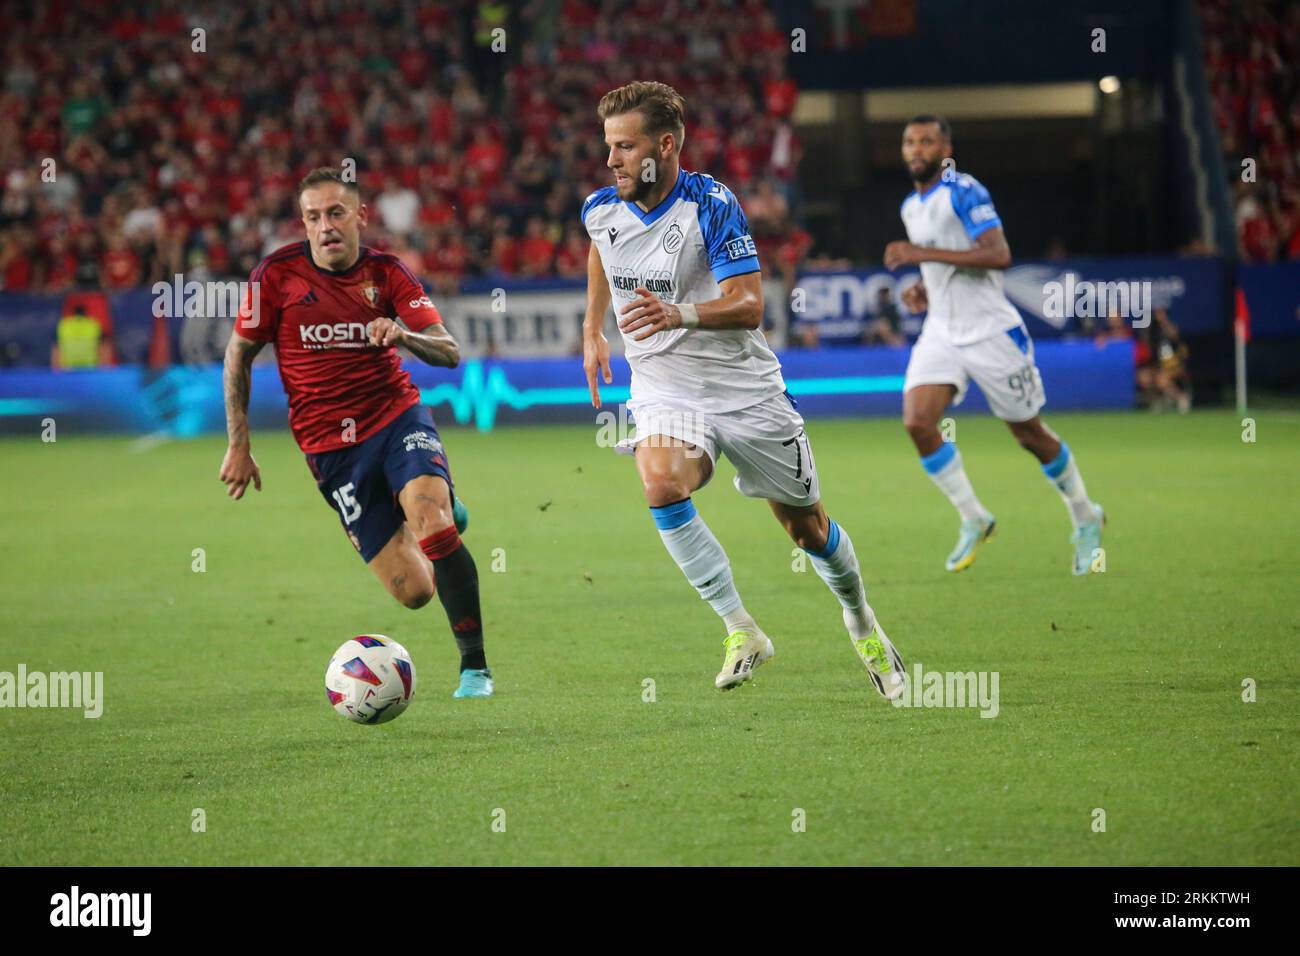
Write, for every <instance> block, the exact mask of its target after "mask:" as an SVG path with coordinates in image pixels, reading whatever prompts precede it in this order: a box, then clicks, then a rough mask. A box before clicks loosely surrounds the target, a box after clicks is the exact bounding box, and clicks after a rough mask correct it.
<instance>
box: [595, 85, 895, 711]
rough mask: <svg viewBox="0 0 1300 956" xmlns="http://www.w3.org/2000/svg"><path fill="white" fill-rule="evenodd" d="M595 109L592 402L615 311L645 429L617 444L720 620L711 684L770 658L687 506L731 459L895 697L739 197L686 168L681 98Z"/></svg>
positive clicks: (874, 677)
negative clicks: (776, 340) (598, 158)
mask: <svg viewBox="0 0 1300 956" xmlns="http://www.w3.org/2000/svg"><path fill="white" fill-rule="evenodd" d="M597 113H598V114H599V116H600V118H601V119H602V120H603V122H604V130H605V142H606V144H607V145H608V147H609V158H608V160H607V162H606V165H607V166H608V167H609V168H610V169H611V170H612V171H613V173H614V185H613V186H607V187H605V188H604V189H599V190H597V191H596V192H594V193H592V194H591V195H590V196H588V197H587V201H586V202H585V203H584V204H583V207H582V221H583V225H584V226H585V227H586V229H587V233H588V235H589V236H590V237H591V250H590V253H589V254H588V258H587V314H586V320H585V323H584V327H583V365H584V368H585V370H586V374H587V383H588V385H589V386H590V388H591V401H592V404H593V405H594V406H596V407H599V406H600V391H599V384H598V376H603V378H604V381H605V383H606V384H608V383H609V382H611V381H612V377H611V373H610V367H609V343H608V342H607V341H606V339H605V336H604V333H603V332H602V330H601V329H602V325H603V324H604V320H605V315H606V313H607V312H608V311H609V308H610V304H611V301H614V302H616V303H617V313H616V314H617V318H618V327H619V331H620V333H621V334H622V336H623V342H624V346H625V350H626V356H627V360H628V364H629V365H630V366H631V368H632V387H631V399H630V401H629V402H628V410H629V411H630V412H631V414H632V416H633V418H634V419H635V421H636V434H635V435H634V436H633V437H632V438H631V439H629V440H628V441H626V442H625V443H623V445H624V447H623V448H622V449H620V450H624V451H627V452H629V453H632V454H635V456H636V464H637V470H638V471H639V473H640V476H641V484H642V486H643V488H644V490H645V496H646V501H647V503H648V504H649V505H650V513H651V515H652V517H653V518H654V522H655V526H656V527H657V528H658V529H659V534H660V536H661V538H662V539H663V542H664V545H665V547H667V549H668V553H669V554H670V555H672V557H673V560H675V561H676V562H677V565H678V566H679V567H680V568H681V569H682V572H683V573H684V574H685V575H686V579H687V580H688V581H689V582H690V583H691V584H692V585H693V586H694V587H695V589H696V590H697V591H698V592H699V594H700V597H702V598H703V599H704V600H705V601H707V602H708V603H709V604H710V606H712V608H713V610H714V611H715V612H716V613H717V614H718V616H719V617H721V618H722V620H723V623H724V625H725V627H726V632H727V636H726V639H725V641H724V652H725V657H724V660H723V664H722V670H721V671H720V672H719V673H718V675H717V678H716V679H715V681H714V684H715V686H717V687H718V688H720V689H724V690H725V689H728V688H731V687H735V686H737V685H738V684H740V683H742V682H744V681H746V680H748V679H749V678H750V676H751V674H752V672H753V670H754V668H755V667H758V666H759V665H760V664H762V663H763V662H765V661H767V660H768V659H770V658H771V657H772V654H773V648H772V642H771V640H769V639H768V637H767V635H766V634H764V633H763V631H762V630H761V629H760V628H759V626H758V625H757V624H756V623H755V622H754V619H753V618H752V617H751V616H750V614H749V612H748V611H746V610H745V606H744V604H743V603H742V602H741V599H740V594H739V593H738V592H737V590H736V584H735V581H734V580H733V578H732V574H731V566H730V563H729V562H728V560H727V555H726V552H724V551H723V550H722V545H721V544H719V543H718V539H717V538H715V537H714V536H713V532H711V531H710V530H709V527H708V525H706V524H705V523H704V519H703V518H702V517H700V515H699V513H698V512H697V511H696V510H695V503H694V502H693V501H692V500H691V494H692V493H693V492H694V491H696V489H698V488H700V487H702V486H703V485H705V484H706V483H707V482H708V481H709V479H710V478H711V477H712V476H713V471H714V464H715V462H716V461H717V458H718V455H719V454H724V455H726V456H727V458H728V459H730V461H731V462H732V464H733V465H735V467H736V479H735V483H736V488H737V489H738V490H739V491H740V492H741V493H742V494H744V495H748V496H750V497H754V498H765V499H767V501H768V503H769V505H770V506H771V508H772V513H773V514H774V515H775V516H776V519H777V520H778V521H779V522H780V523H781V525H782V526H783V527H784V528H785V530H786V531H787V532H788V533H789V535H790V537H791V538H792V539H793V540H794V541H795V543H796V544H798V545H799V547H801V548H803V549H804V550H805V551H807V552H808V554H809V555H810V557H811V559H812V565H813V567H814V568H815V569H816V571H817V573H818V575H820V576H821V578H822V580H823V581H825V582H826V584H827V585H828V586H829V587H830V589H831V591H832V592H833V593H834V594H835V596H836V598H837V599H838V600H839V602H840V605H841V606H842V608H843V619H844V624H845V626H846V627H847V628H848V632H849V638H850V640H851V641H852V642H853V646H854V648H855V649H856V650H857V652H858V655H859V657H860V658H861V659H862V661H863V663H864V664H866V666H867V671H868V673H869V674H870V676H871V681H872V683H873V685H874V686H875V688H876V690H878V691H879V692H880V693H881V694H883V695H884V696H885V697H886V698H889V699H891V700H892V699H894V698H895V697H897V696H898V695H899V694H900V693H902V691H903V680H904V673H903V661H902V659H901V658H900V657H899V656H898V652H897V651H896V650H895V649H894V646H893V645H892V644H891V643H890V642H889V638H887V637H886V636H885V632H884V631H883V630H882V629H881V627H880V625H879V623H878V622H877V620H876V616H875V613H874V612H873V611H872V609H871V606H870V605H869V604H868V603H867V594H866V588H865V587H864V586H863V583H862V576H861V574H860V573H859V569H858V560H857V557H856V555H855V554H854V551H853V543H852V541H850V540H849V536H848V533H847V532H846V531H844V529H843V528H841V527H840V526H839V525H838V524H836V523H835V522H834V521H831V520H830V519H829V518H827V516H826V512H825V511H824V510H823V508H822V504H821V494H820V490H819V488H818V481H817V470H816V466H815V465H814V463H813V456H812V448H811V447H810V445H809V444H808V436H807V435H806V434H805V433H804V422H803V419H802V418H801V417H800V416H799V414H798V413H797V412H796V411H795V409H794V402H793V400H792V399H791V398H790V397H789V395H788V393H787V392H786V389H785V382H784V381H783V380H782V378H781V366H780V363H779V362H778V361H777V358H776V356H775V355H774V354H772V351H771V349H769V348H768V347H767V341H766V339H765V338H764V337H763V333H762V332H761V331H760V326H761V324H762V318H763V290H762V285H761V281H760V280H761V273H760V271H759V262H758V256H757V254H756V252H755V249H754V240H753V239H752V238H751V237H750V235H749V226H748V223H747V222H746V220H745V214H744V212H743V211H742V209H741V208H740V203H739V202H737V200H736V197H735V196H734V195H733V194H732V193H731V191H730V190H729V189H727V187H726V186H724V185H722V183H720V182H717V181H716V180H714V179H713V178H712V177H710V176H705V175H703V174H701V173H693V172H688V171H687V170H684V169H682V168H681V166H680V156H681V148H682V142H683V138H684V135H685V124H684V121H683V113H684V104H683V101H682V98H681V96H679V95H678V94H677V92H676V91H675V90H673V89H672V87H669V86H666V85H664V84H662V83H653V82H635V83H629V84H628V85H627V86H623V87H620V88H619V89H616V90H613V91H611V92H609V93H607V94H606V95H605V96H604V97H603V98H602V99H601V101H600V105H599V107H598V109H597Z"/></svg>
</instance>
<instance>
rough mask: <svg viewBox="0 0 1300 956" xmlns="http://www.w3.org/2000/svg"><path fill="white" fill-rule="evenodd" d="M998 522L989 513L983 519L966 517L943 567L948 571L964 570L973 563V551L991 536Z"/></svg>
mask: <svg viewBox="0 0 1300 956" xmlns="http://www.w3.org/2000/svg"><path fill="white" fill-rule="evenodd" d="M997 526H998V523H997V522H996V521H995V520H993V516H992V515H989V516H988V517H986V518H984V519H983V520H981V519H979V518H967V519H965V520H963V521H962V523H961V532H960V533H959V534H958V535H957V546H956V547H955V548H953V549H952V554H950V555H948V560H947V561H946V562H944V567H945V568H947V569H948V570H949V571H965V570H966V569H967V568H969V567H970V566H971V565H972V564H974V563H975V552H976V551H978V550H979V546H980V545H981V544H983V543H984V542H985V541H987V540H988V539H989V538H991V537H993V532H994V531H995V530H997Z"/></svg>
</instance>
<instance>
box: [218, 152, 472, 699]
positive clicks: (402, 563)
mask: <svg viewBox="0 0 1300 956" xmlns="http://www.w3.org/2000/svg"><path fill="white" fill-rule="evenodd" d="M298 204H299V206H300V208H301V211H302V221H303V225H304V226H305V227H306V230H307V241H306V242H298V243H294V244H292V245H288V246H285V247H283V248H281V249H278V250H276V251H275V252H273V253H271V255H269V256H267V257H266V258H265V259H263V260H262V262H261V263H260V264H259V265H258V267H257V268H256V269H255V270H254V271H253V274H252V281H251V282H250V285H249V292H248V295H247V296H245V299H244V302H243V303H242V305H241V308H240V313H239V318H238V320H237V321H236V323H235V328H234V331H233V332H232V334H231V336H230V344H229V345H228V346H227V347H226V367H225V394H226V427H227V431H228V432H229V436H230V445H229V447H228V448H227V449H226V457H225V460H224V461H223V462H222V463H221V480H222V481H223V482H225V484H226V488H227V493H228V494H229V495H230V496H231V497H232V498H235V499H239V498H242V497H243V495H244V492H245V490H246V489H247V488H248V485H249V482H252V484H253V486H254V487H255V488H256V489H257V490H259V491H260V490H261V488H262V474H261V471H260V470H259V469H258V467H257V462H256V461H255V460H254V459H253V455H252V452H251V450H250V446H249V436H248V396H249V388H250V379H251V369H252V363H253V357H254V356H255V355H256V354H257V353H258V352H259V351H260V350H261V349H262V347H263V346H265V345H266V344H267V343H268V342H271V343H274V345H275V357H276V362H277V363H278V364H279V367H280V378H281V379H282V381H283V382H284V389H285V392H286V393H287V394H288V397H289V426H290V428H291V429H292V430H293V436H294V439H295V440H296V441H297V442H298V446H299V447H300V448H301V449H302V450H303V453H304V454H305V455H306V456H307V466H308V467H309V468H310V469H311V472H312V475H313V476H314V477H315V479H316V484H317V486H318V487H319V488H320V492H321V495H322V497H323V498H324V499H325V502H326V504H327V505H329V506H330V508H331V509H334V510H336V511H337V513H338V515H339V519H340V521H341V522H342V524H343V530H344V531H345V532H346V533H347V535H348V537H349V538H350V539H351V541H352V544H353V545H354V546H355V547H356V549H357V551H358V552H359V553H360V554H361V557H362V558H363V559H364V560H365V562H366V563H367V564H368V565H369V566H370V568H371V570H373V571H374V572H375V575H376V577H378V578H379V580H380V581H381V582H383V584H384V586H385V587H386V588H387V589H388V591H389V593H390V594H392V595H393V597H395V598H397V600H399V601H401V602H402V603H403V604H404V605H406V606H407V607H409V608H421V607H424V605H426V604H428V603H429V601H430V600H431V599H432V598H433V595H434V593H435V592H436V593H437V595H438V597H439V598H440V599H441V600H442V606H443V608H444V609H445V610H446V612H447V619H448V621H449V623H450V624H451V630H452V635H453V636H454V637H455V639H456V645H457V647H458V648H459V649H460V654H461V671H460V686H459V687H458V688H457V689H456V692H455V694H454V696H456V697H488V696H491V694H492V672H491V671H490V670H488V666H487V660H486V658H485V656H484V653H483V623H482V617H481V615H480V613H479V587H478V570H477V568H476V567H475V565H474V559H473V558H472V557H471V556H470V553H469V549H468V548H466V547H465V544H464V543H463V542H462V541H461V539H460V530H463V528H464V523H463V520H462V521H461V522H459V523H460V528H459V529H458V527H457V524H458V522H457V517H458V515H459V516H462V519H463V516H464V510H463V506H460V505H459V503H458V502H457V501H456V497H455V486H454V485H453V483H452V479H451V471H450V470H449V468H448V465H447V455H446V452H445V451H444V450H443V447H442V442H441V440H440V439H439V437H438V429H437V428H436V427H435V425H434V423H433V416H432V414H431V413H430V412H429V409H428V408H426V407H425V406H424V405H421V404H420V392H419V389H417V388H416V387H415V386H414V385H413V384H412V383H411V378H410V376H409V375H407V373H406V372H405V371H403V369H402V366H401V360H400V359H399V357H398V354H397V346H398V345H401V346H404V347H405V348H406V349H407V350H408V351H410V352H411V354H413V355H414V356H416V358H419V359H420V360H422V361H424V362H427V363H429V364H430V365H442V366H447V367H449V368H451V367H455V366H456V365H457V364H458V363H459V362H460V350H459V348H458V347H457V345H456V340H455V339H453V338H452V336H451V334H450V333H449V332H448V331H447V330H446V328H444V327H443V325H442V318H441V316H439V314H438V310H437V309H436V308H435V307H434V304H433V302H432V301H430V299H429V297H428V296H427V295H426V294H425V292H424V288H423V287H422V286H421V285H420V282H419V280H417V279H416V278H415V276H414V275H412V273H411V271H410V270H409V269H407V268H406V266H405V265H403V264H402V262H401V261H400V260H399V259H398V258H397V257H396V256H391V255H387V254H385V253H381V252H376V251H375V250H373V249H370V248H368V247H366V246H363V245H361V230H362V229H363V228H364V227H365V225H366V216H367V211H366V206H365V204H364V203H362V202H361V195H360V192H359V190H358V189H357V186H356V184H355V183H353V182H348V181H347V180H346V179H345V178H344V176H343V174H342V173H341V172H340V171H339V170H338V169H327V168H322V169H316V170H313V171H312V172H311V173H309V174H308V175H307V177H306V178H305V179H303V181H302V182H301V183H300V184H299V186H298ZM399 323H400V324H399Z"/></svg>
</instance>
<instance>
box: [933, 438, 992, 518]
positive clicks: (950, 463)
mask: <svg viewBox="0 0 1300 956" xmlns="http://www.w3.org/2000/svg"><path fill="white" fill-rule="evenodd" d="M921 467H922V468H924V469H925V471H926V474H928V475H929V476H930V480H931V481H933V482H934V483H935V484H936V485H938V486H939V490H940V491H942V492H943V493H944V494H945V495H947V496H948V500H949V501H951V502H952V504H953V507H954V508H956V509H957V511H958V513H959V514H960V515H961V516H962V518H963V519H965V520H970V519H975V518H978V519H980V520H985V519H987V518H988V517H989V512H988V509H987V508H985V507H984V506H983V505H982V504H980V500H979V498H977V497H975V488H974V487H973V486H972V485H971V483H970V479H969V478H967V477H966V469H965V468H964V467H963V466H962V463H961V452H959V451H958V450H957V446H956V445H955V444H953V443H952V442H944V443H943V444H942V445H940V446H939V450H938V451H936V452H934V453H933V454H929V455H924V456H923V457H922V458H921Z"/></svg>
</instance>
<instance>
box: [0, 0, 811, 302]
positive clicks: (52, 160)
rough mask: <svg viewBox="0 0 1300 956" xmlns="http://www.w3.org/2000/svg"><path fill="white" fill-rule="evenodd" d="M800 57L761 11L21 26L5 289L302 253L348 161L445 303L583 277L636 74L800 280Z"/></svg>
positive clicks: (89, 282) (739, 4)
mask: <svg viewBox="0 0 1300 956" xmlns="http://www.w3.org/2000/svg"><path fill="white" fill-rule="evenodd" d="M193 10H201V11H202V12H201V13H197V12H193ZM502 44H504V47H505V49H504V50H502V49H501V46H502ZM787 44H788V37H787V36H786V35H785V34H784V33H782V31H781V30H780V29H779V27H778V25H777V23H776V20H775V18H774V16H773V15H772V13H771V12H770V11H769V10H768V9H767V7H766V6H765V4H764V3H762V2H761V0H700V2H689V3H687V2H678V0H634V2H631V3H622V2H612V0H603V2H597V0H531V2H528V3H525V4H514V5H507V4H505V3H493V2H473V0H457V2H452V3H441V4H430V3H419V4H417V3H414V2H407V0H376V2H374V3H367V4H365V5H359V4H355V3H345V2H342V0H300V2H297V3H293V4H261V3H258V4H254V3H251V2H232V3H226V4H208V5H205V6H203V7H201V8H192V7H191V6H189V5H182V4H181V3H180V2H178V0H152V2H146V0H123V2H118V3H113V4H103V5H93V4H73V3H69V2H60V0H47V2H40V3H35V4H32V5H30V6H29V7H25V8H23V9H21V10H19V9H17V8H15V9H14V11H13V14H12V16H10V17H8V18H7V22H6V33H5V35H4V37H3V38H0V48H2V49H3V51H4V58H3V63H4V66H3V75H0V84H2V86H0V176H3V181H2V182H0V187H2V192H0V288H3V289H4V290H6V291H16V292H42V291H43V292H60V291H65V290H70V289H74V288H99V289H104V290H108V291H114V290H120V289H126V288H131V287H136V286H141V285H150V284H152V283H153V282H155V281H159V280H164V281H170V279H171V277H172V276H173V275H175V274H177V273H182V274H184V275H185V277H186V279H187V280H188V279H198V280H203V279H205V278H221V277H236V278H243V277H246V276H247V275H248V274H249V272H251V271H252V269H253V267H254V266H255V265H256V264H257V262H258V261H259V260H260V259H261V258H262V257H263V256H264V255H266V254H267V253H268V252H270V251H272V250H274V249H275V248H278V247H279V246H281V245H283V244H285V243H288V242H292V241H294V240H296V239H300V238H301V237H302V235H303V233H302V226H301V223H300V221H299V220H298V219H297V218H296V203H295V187H296V184H297V181H298V179H299V178H300V177H301V176H302V175H303V174H304V173H305V172H306V171H307V170H308V169H311V168H313V167H315V166H324V165H330V166H337V165H339V164H340V163H341V162H343V161H344V160H345V159H349V158H351V159H353V160H355V163H356V173H357V180H358V183H359V184H360V186H361V189H362V194H363V198H364V199H365V200H366V202H367V203H368V205H369V209H370V217H371V219H370V221H371V225H370V228H369V229H368V230H367V232H366V236H365V241H366V242H368V243H369V244H371V245H374V246H377V247H379V248H384V249H387V250H388V251H391V252H394V253H396V254H397V255H400V256H401V257H402V258H403V259H404V260H406V261H407V262H408V264H409V265H410V266H411V268H413V269H415V270H416V271H417V272H419V273H420V274H422V275H424V276H425V277H427V278H430V279H431V280H433V282H434V283H435V286H436V287H437V288H439V289H440V290H443V291H445V290H448V289H454V288H455V287H457V286H458V285H460V284H462V283H464V282H465V281H466V280H467V279H474V278H478V277H486V278H491V279H494V278H499V277H519V278H525V277H548V276H556V275H559V276H573V277H578V276H582V275H585V271H586V255H587V239H586V236H585V234H584V233H583V231H582V228H581V224H580V222H579V220H578V211H579V209H580V207H581V203H582V200H583V198H584V197H585V196H586V195H587V194H588V193H589V192H591V191H592V190H594V189H596V188H598V187H600V186H602V185H606V184H608V183H609V181H610V176H609V173H608V171H607V170H606V169H605V168H604V161H605V156H606V151H605V147H604V145H603V142H602V140H603V136H602V133H601V130H600V126H599V121H598V119H597V118H596V115H595V106H596V103H597V101H598V100H599V98H600V96H601V95H603V94H604V93H605V92H606V91H608V90H609V89H611V88H613V87H615V86H618V85H621V84H622V83H624V82H627V81H628V80H631V79H658V80H662V81H664V82H667V83H669V84H671V85H673V86H674V87H676V88H677V89H678V91H679V92H681V93H682V94H683V95H684V96H685V98H686V102H687V109H688V113H687V136H686V143H685V149H684V154H683V165H685V167H686V168H688V169H696V170H701V171H706V172H710V173H713V174H714V175H716V176H717V177H718V178H720V179H722V180H723V181H725V182H727V183H728V185H730V186H731V187H732V188H733V189H735V190H736V192H737V193H738V194H739V195H740V197H741V200H742V202H743V203H744V205H745V207H746V208H747V210H748V212H749V216H750V221H751V227H752V232H753V234H754V236H755V239H756V241H757V242H758V243H759V246H760V253H761V254H762V255H763V256H764V257H765V259H766V261H767V262H768V263H770V264H771V267H772V268H773V269H774V270H779V271H781V272H784V273H786V274H788V275H792V274H793V269H794V267H795V265H796V264H797V263H798V261H799V260H800V259H801V258H802V257H803V256H804V255H805V254H806V253H807V251H808V248H809V246H810V245H811V239H810V237H809V236H808V234H807V233H806V232H805V231H803V230H802V229H800V228H798V227H797V226H796V225H795V223H796V222H797V219H798V203H799V192H798V189H797V185H796V181H795V169H796V167H797V165H798V163H799V158H800V144H799V141H798V138H797V137H796V136H795V134H794V131H793V127H792V124H791V122H790V117H791V113H792V111H793V109H794V105H795V100H796V98H797V92H798V91H797V88H796V86H795V84H794V82H793V81H792V80H791V79H790V77H789V75H788V74H787V72H786V54H787V52H788V45H787Z"/></svg>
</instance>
